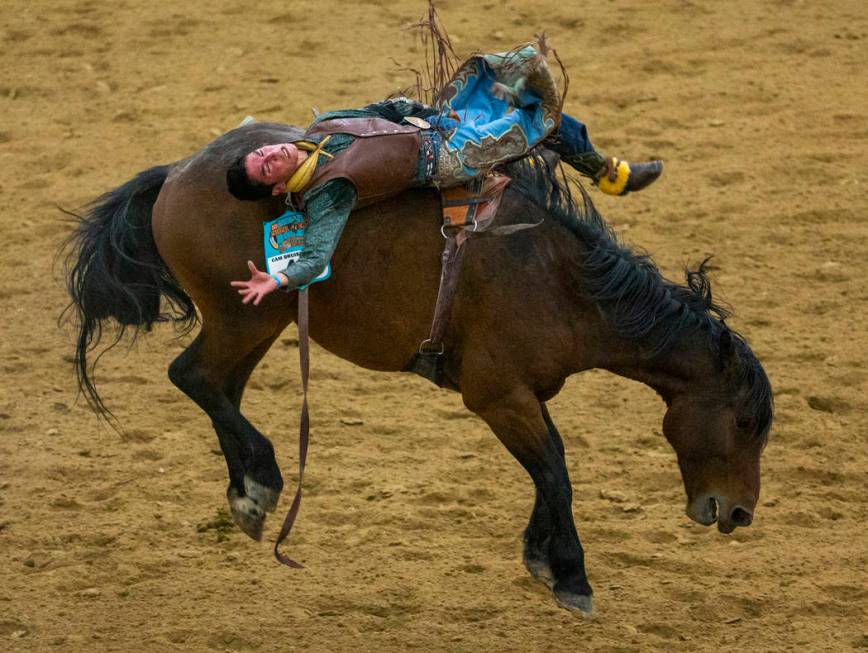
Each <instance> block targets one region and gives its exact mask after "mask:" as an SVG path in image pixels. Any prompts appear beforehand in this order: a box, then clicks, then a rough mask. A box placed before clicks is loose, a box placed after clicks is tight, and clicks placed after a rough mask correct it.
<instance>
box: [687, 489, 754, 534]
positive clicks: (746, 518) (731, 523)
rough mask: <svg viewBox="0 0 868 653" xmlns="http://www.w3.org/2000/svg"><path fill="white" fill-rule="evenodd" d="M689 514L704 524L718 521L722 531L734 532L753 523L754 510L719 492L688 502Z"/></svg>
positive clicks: (719, 528)
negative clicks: (734, 502)
mask: <svg viewBox="0 0 868 653" xmlns="http://www.w3.org/2000/svg"><path fill="white" fill-rule="evenodd" d="M687 516H688V517H690V518H691V519H692V520H693V521H695V522H697V523H699V524H702V525H703V526H711V525H712V524H713V523H714V522H717V530H719V531H720V532H721V533H732V531H734V530H735V529H736V528H737V527H739V526H742V527H744V526H750V525H751V522H752V521H753V510H752V509H751V508H748V507H746V506H744V505H742V504H733V503H731V502H730V501H728V500H727V499H726V498H725V497H721V496H720V495H717V494H703V495H701V496H699V497H696V498H695V499H694V500H693V501H691V502H690V503H688V504H687Z"/></svg>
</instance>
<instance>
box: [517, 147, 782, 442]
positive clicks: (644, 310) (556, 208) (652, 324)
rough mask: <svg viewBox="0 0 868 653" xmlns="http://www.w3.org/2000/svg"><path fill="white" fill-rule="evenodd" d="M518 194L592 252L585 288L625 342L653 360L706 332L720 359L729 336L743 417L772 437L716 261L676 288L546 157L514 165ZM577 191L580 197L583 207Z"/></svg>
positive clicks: (762, 386)
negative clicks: (713, 270)
mask: <svg viewBox="0 0 868 653" xmlns="http://www.w3.org/2000/svg"><path fill="white" fill-rule="evenodd" d="M507 173H508V174H509V175H510V176H511V177H512V178H513V182H512V188H514V189H515V190H517V191H518V192H519V193H521V194H522V195H524V196H525V197H526V198H528V199H529V200H530V201H531V202H533V203H534V204H536V205H537V206H539V207H540V208H542V209H543V210H544V211H546V213H547V214H548V215H550V216H551V217H553V218H554V219H555V220H557V221H558V222H559V223H560V224H562V225H563V226H565V227H566V228H567V229H569V230H570V231H571V232H573V233H574V234H575V235H576V237H577V238H578V239H579V240H580V241H581V242H582V243H583V244H584V245H585V246H586V247H587V249H588V252H589V253H588V255H587V257H586V258H585V260H584V263H583V266H582V283H583V286H584V290H585V292H586V293H587V294H588V296H589V298H590V299H591V300H592V301H594V302H595V303H596V304H598V305H599V306H600V307H601V308H602V310H603V313H604V315H605V316H606V318H607V319H608V320H609V322H610V324H611V325H612V327H613V328H614V329H615V330H616V331H617V332H618V333H619V334H620V335H622V336H624V337H625V338H629V339H632V340H638V341H641V343H642V345H643V347H644V352H645V355H646V356H648V357H649V358H654V357H657V356H660V355H662V354H664V353H665V352H666V351H668V350H669V349H671V348H672V347H673V346H674V345H675V344H676V343H677V342H679V341H680V340H682V339H683V338H684V337H685V336H687V335H690V334H693V333H696V332H700V333H704V334H705V336H706V338H707V343H708V346H709V348H710V350H711V351H712V353H713V354H714V355H715V356H716V357H718V358H719V357H720V356H721V345H720V343H721V336H722V335H723V334H724V333H727V334H728V335H729V336H730V338H729V340H730V341H731V342H732V345H733V347H734V349H735V351H736V352H737V354H738V358H739V360H740V361H741V364H740V365H739V366H738V370H737V372H736V377H735V378H734V379H733V381H734V383H736V384H738V385H737V387H745V388H746V389H747V390H746V393H745V395H744V396H743V398H742V401H741V405H740V406H738V407H737V410H738V412H739V413H741V412H742V411H744V412H745V413H747V414H750V415H754V416H755V417H756V422H757V423H756V426H755V428H756V431H755V432H756V433H757V434H758V435H759V436H760V437H763V438H764V437H766V435H767V432H768V428H769V426H770V425H771V421H772V413H773V408H772V391H771V386H770V384H769V381H768V378H767V377H766V374H765V371H764V370H763V368H762V365H760V362H759V360H758V359H757V358H756V356H755V355H754V354H753V352H752V351H751V349H750V347H749V346H748V344H747V341H746V340H745V339H744V337H742V336H741V335H740V334H738V333H737V332H735V331H733V330H732V329H730V328H729V327H728V326H727V324H726V322H725V319H726V318H727V317H728V316H729V314H730V311H729V310H728V309H727V308H725V307H724V306H722V305H721V304H718V303H716V302H715V301H714V300H713V298H712V294H711V282H710V280H709V279H708V275H707V269H708V268H707V263H708V259H706V260H705V261H703V262H702V263H701V264H700V265H699V266H698V267H697V268H696V269H694V270H691V269H687V270H685V273H686V280H687V284H686V285H679V284H677V283H673V282H671V281H669V280H667V279H665V278H663V276H662V275H661V274H660V270H659V269H658V268H657V266H656V265H655V264H654V261H652V260H651V258H650V256H648V255H647V254H639V253H636V252H634V251H632V250H631V249H629V248H628V247H625V246H624V245H622V244H621V243H619V242H618V238H617V236H616V235H615V233H614V231H612V229H611V227H610V226H609V225H608V224H607V223H606V221H605V220H604V219H603V217H602V216H601V215H600V214H599V212H598V211H597V209H596V208H595V207H594V204H593V202H591V199H590V197H589V196H588V194H587V193H586V192H585V190H584V188H582V187H581V185H580V184H578V182H575V181H574V180H571V179H569V178H568V177H567V176H566V175H565V174H564V172H563V170H562V169H561V168H560V166H558V168H554V167H552V166H551V165H550V163H549V162H548V161H547V160H546V158H544V157H543V156H542V155H541V154H535V155H534V156H533V157H530V158H527V159H522V160H520V161H516V162H514V163H512V164H510V165H509V166H508V167H507ZM576 191H578V193H579V194H580V201H577V198H576Z"/></svg>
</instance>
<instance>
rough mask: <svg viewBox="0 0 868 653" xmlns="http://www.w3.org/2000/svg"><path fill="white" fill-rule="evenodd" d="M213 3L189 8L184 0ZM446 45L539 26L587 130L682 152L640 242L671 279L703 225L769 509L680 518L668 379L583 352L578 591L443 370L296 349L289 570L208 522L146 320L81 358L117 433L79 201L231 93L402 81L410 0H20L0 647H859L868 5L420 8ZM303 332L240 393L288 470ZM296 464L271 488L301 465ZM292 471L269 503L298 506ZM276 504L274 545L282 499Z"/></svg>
mask: <svg viewBox="0 0 868 653" xmlns="http://www.w3.org/2000/svg"><path fill="white" fill-rule="evenodd" d="M196 7H198V8H196ZM440 10H441V15H442V17H443V19H444V21H445V22H446V25H447V27H448V28H449V30H450V32H451V34H452V36H453V37H454V40H455V43H456V46H457V47H458V49H459V50H460V51H461V53H464V54H466V53H468V52H469V51H471V50H473V49H477V48H479V49H506V48H508V47H510V46H512V45H513V44H515V43H517V42H520V41H524V40H527V39H529V38H532V37H533V34H534V33H535V32H538V31H541V30H543V29H544V30H546V31H547V33H548V36H549V38H550V40H551V42H552V43H553V45H554V46H555V47H556V48H557V49H558V51H559V52H560V54H561V56H562V58H563V60H564V63H565V64H566V66H567V68H568V70H569V73H570V76H571V82H572V83H571V87H570V94H569V97H568V100H567V109H568V110H569V111H571V112H572V113H574V114H576V115H578V116H580V117H582V118H583V119H585V120H586V121H587V122H588V123H589V124H590V126H591V132H592V136H593V137H594V138H595V141H596V143H597V145H598V147H599V148H600V149H602V150H604V151H608V152H611V153H614V154H618V155H621V156H624V157H632V158H634V159H641V158H645V157H652V156H654V157H661V158H663V159H665V161H666V172H665V176H664V177H663V179H662V180H661V181H660V182H659V183H658V184H657V185H655V186H654V187H652V188H651V189H649V190H648V191H646V192H644V193H642V194H640V195H635V196H632V197H629V198H626V199H618V198H609V197H605V196H602V195H600V194H599V193H597V192H594V199H595V200H596V202H597V204H598V207H599V208H600V210H601V211H602V212H603V214H604V215H606V216H607V217H608V218H609V219H610V221H611V222H612V224H613V225H615V226H616V228H617V230H618V231H619V233H621V234H622V235H623V237H624V239H625V240H626V241H627V242H629V243H631V244H633V245H635V246H638V247H642V248H645V249H647V250H648V251H650V252H652V253H653V254H654V255H655V258H656V260H657V262H658V263H659V265H660V266H661V268H662V269H663V270H664V271H665V272H666V273H667V275H669V276H672V277H679V278H680V274H681V272H680V271H681V268H682V266H683V265H684V264H685V263H688V262H696V261H697V260H700V259H701V258H702V257H704V256H706V255H708V254H711V253H714V254H715V255H716V258H715V265H716V266H717V268H718V270H717V272H716V273H715V276H714V280H715V281H716V289H717V291H718V293H719V294H720V295H721V296H723V297H724V298H725V299H726V300H727V301H728V302H730V303H731V304H732V305H733V306H735V307H736V309H737V317H736V319H734V320H733V321H732V324H733V325H734V326H735V327H736V328H737V329H739V330H741V331H743V332H744V333H745V334H746V335H747V336H748V337H749V339H750V342H751V343H752V345H753V347H754V349H755V351H756V352H757V354H758V356H759V357H760V359H761V360H762V361H763V363H764V364H765V367H766V370H767V372H768V374H769V376H770V378H771V379H772V383H773V385H774V387H775V391H776V405H777V421H776V424H775V428H774V432H773V434H772V437H771V442H770V444H769V446H768V448H767V450H766V452H765V455H764V476H763V481H764V488H763V495H762V497H761V499H760V504H759V505H758V509H757V514H756V518H755V521H754V525H753V526H752V527H750V528H748V529H739V530H738V531H736V532H735V533H734V534H733V535H731V536H723V535H720V534H719V533H717V531H716V530H714V529H705V528H702V527H700V526H698V525H696V524H693V523H691V522H689V520H688V519H687V517H686V516H685V515H684V506H683V503H684V495H683V490H682V487H681V480H680V476H679V473H678V470H677V468H676V464H675V457H674V454H673V453H672V451H671V449H670V448H669V447H668V445H667V444H666V443H665V441H664V439H663V437H662V436H661V434H660V426H661V418H662V414H663V405H662V403H661V402H660V401H659V400H658V399H657V398H656V396H655V395H654V393H653V392H651V391H650V390H649V389H647V388H645V387H644V386H640V385H638V384H635V383H630V382H627V381H625V380H623V379H620V378H617V377H614V376H610V375H607V374H604V373H598V372H594V373H589V374H585V375H582V376H581V378H579V377H576V378H573V379H571V380H570V382H569V383H568V384H567V387H565V388H564V390H563V392H562V393H561V395H560V396H559V397H558V398H557V400H556V401H554V402H552V404H551V410H552V414H553V416H554V418H555V420H556V422H557V423H558V424H559V426H560V429H561V431H562V432H563V434H564V438H565V440H566V445H567V454H568V463H569V467H570V474H571V476H572V478H573V482H574V487H575V495H576V496H575V505H574V511H575V514H576V519H577V524H578V526H579V532H580V534H581V535H582V537H583V540H584V543H585V548H586V551H587V556H588V571H589V575H590V579H591V582H592V583H593V585H594V587H595V590H596V594H595V608H596V614H595V616H594V617H593V618H589V619H583V618H581V617H579V616H577V615H574V614H571V613H569V612H567V611H564V610H561V609H559V608H558V607H556V605H555V603H554V602H553V600H552V598H551V596H550V593H549V591H548V590H547V589H546V588H544V587H543V586H541V585H538V584H535V583H533V582H532V581H531V579H530V578H529V576H528V575H527V574H526V573H525V571H524V568H523V567H522V565H521V559H520V558H521V544H520V533H521V531H522V529H523V528H524V526H525V523H526V520H527V517H528V514H529V512H530V508H531V504H532V496H533V495H532V488H531V483H530V481H529V479H528V478H527V477H526V475H525V474H524V472H523V470H521V469H520V467H519V466H518V464H517V463H516V462H515V461H514V460H512V459H511V457H510V456H509V455H508V454H507V452H506V451H505V450H504V449H503V448H502V447H501V445H500V444H499V443H498V442H497V440H496V439H495V438H494V436H493V435H492V434H491V433H490V432H489V431H488V429H487V427H486V426H485V425H484V424H483V423H482V422H481V421H480V420H478V419H476V418H475V417H474V416H472V415H471V414H469V413H468V412H467V411H466V410H465V409H464V408H463V406H462V404H461V401H460V398H459V397H458V396H457V395H455V394H451V393H448V392H445V391H440V390H437V389H435V388H434V387H433V386H430V385H429V384H427V383H426V382H425V381H423V380H421V379H417V378H411V377H410V376H408V375H399V374H391V375H389V374H375V373H372V372H369V371H366V370H364V369H359V368H356V367H354V366H352V365H350V364H347V363H345V362H343V361H341V360H338V359H336V358H334V357H333V356H330V355H329V354H327V353H326V352H324V351H322V350H321V349H315V350H314V357H313V388H312V402H313V403H312V411H313V420H314V431H313V444H312V449H311V460H310V466H309V476H308V477H307V478H306V481H307V483H306V492H307V494H306V497H305V502H304V503H303V507H302V512H301V518H300V522H299V524H298V526H297V533H296V534H294V535H293V537H292V539H291V543H290V551H291V552H292V554H293V555H294V556H296V557H297V558H298V559H300V560H302V561H303V562H304V563H305V564H306V565H307V566H306V568H305V569H304V570H300V571H290V570H287V569H285V568H283V567H281V566H279V565H277V564H276V563H275V562H274V561H273V559H272V557H271V550H270V546H269V543H268V541H267V540H266V541H265V542H263V543H255V542H253V541H251V540H249V539H247V538H246V537H245V536H244V535H243V534H241V533H240V531H238V530H237V529H235V528H234V527H232V526H231V525H230V524H228V523H227V522H226V513H225V499H224V490H225V484H226V475H225V467H224V463H223V460H222V458H221V457H220V456H219V455H216V454H218V453H219V452H218V451H217V442H216V438H215V437H214V434H213V432H212V430H211V427H210V424H209V421H208V420H207V419H206V418H205V416H204V415H203V414H202V413H201V412H200V411H199V410H198V409H197V408H195V407H194V405H193V404H192V403H191V402H190V401H188V400H187V399H186V398H185V397H184V396H182V395H181V393H180V392H179V391H177V390H175V389H174V388H173V387H172V386H171V384H170V383H169V381H168V380H167V378H166V368H167V366H168V364H169V362H170V361H171V359H172V358H173V357H174V356H176V355H177V353H178V352H179V351H180V349H181V347H183V346H184V344H185V342H187V341H188V340H189V339H186V340H184V339H182V340H181V341H178V340H176V339H174V337H173V334H172V332H171V331H170V330H168V329H165V330H158V331H157V332H156V333H154V334H153V335H151V336H149V337H147V338H144V339H142V340H141V341H140V342H139V343H138V344H137V345H136V346H135V347H134V348H133V349H132V350H131V351H128V352H127V351H124V350H123V348H119V349H117V350H115V351H113V352H112V353H110V354H109V355H107V356H106V357H105V358H104V359H103V360H102V363H101V367H100V368H99V369H100V371H99V374H98V382H99V384H100V387H101V388H102V390H103V391H104V394H105V398H106V400H107V402H108V404H109V405H110V406H111V407H112V408H113V409H114V410H115V412H116V413H117V415H118V417H119V418H120V419H121V421H122V423H123V425H124V427H125V429H126V431H125V434H124V435H123V436H119V435H117V434H116V433H114V432H112V431H111V430H109V429H106V428H103V427H99V426H98V425H97V423H96V421H95V418H94V417H93V415H92V414H91V413H90V412H89V410H88V409H87V408H86V407H85V406H84V405H83V402H81V401H79V402H78V403H76V388H75V381H74V376H73V373H72V366H71V360H72V359H71V354H72V351H73V345H72V343H73V332H72V330H71V329H70V328H63V329H59V328H58V326H57V324H56V319H57V317H58V315H59V313H60V311H61V309H62V308H63V306H64V305H65V304H66V296H65V291H64V289H63V278H62V270H61V269H60V268H59V267H58V268H54V269H53V268H52V259H53V256H54V253H55V250H56V248H57V247H58V245H59V244H60V243H61V241H62V240H63V239H64V237H65V236H66V235H67V233H68V232H69V229H70V225H69V223H68V222H66V221H65V220H64V217H63V215H62V214H61V213H60V212H59V211H58V210H57V208H56V207H57V206H58V205H60V206H63V207H67V208H74V207H77V206H80V205H82V204H83V203H84V202H86V201H87V200H89V199H92V198H93V197H94V196H95V195H97V194H99V193H101V192H103V191H105V190H108V189H110V188H114V187H115V186H117V185H119V184H121V183H122V182H124V181H126V180H127V179H128V178H130V177H131V176H132V175H133V174H134V173H136V172H138V171H139V170H142V169H144V168H147V167H150V166H152V165H155V164H158V163H164V162H170V161H173V160H176V159H178V158H181V157H183V156H185V155H187V154H188V153H190V152H191V151H193V150H195V149H197V148H199V147H200V146H202V145H203V144H205V143H206V142H208V141H209V140H210V139H211V138H213V137H214V136H215V135H217V134H219V133H221V132H223V131H225V130H227V129H229V128H231V127H233V126H234V125H235V124H237V123H238V121H239V120H240V119H241V118H243V117H244V116H245V115H246V114H252V115H255V116H256V117H258V118H260V119H270V120H277V121H285V122H293V123H298V124H300V123H306V122H307V121H309V119H310V107H311V106H316V107H318V108H319V109H321V110H326V109H332V108H340V107H347V106H356V105H360V104H363V103H366V102H368V101H370V100H373V99H377V98H380V97H383V96H385V95H387V94H389V93H391V92H393V91H395V90H397V89H400V88H402V87H407V86H409V85H410V84H411V83H412V77H411V75H410V74H408V73H407V72H406V71H402V70H401V68H400V67H399V66H398V65H397V64H395V63H393V62H392V60H391V58H393V57H394V59H396V60H397V62H399V63H400V64H405V65H416V64H418V61H419V56H420V55H419V52H418V51H417V50H415V49H414V46H413V43H414V40H413V38H412V36H411V34H410V33H409V32H408V31H407V30H406V26H407V24H409V23H411V22H413V21H415V20H417V19H418V18H420V17H421V16H422V15H423V14H424V12H425V7H424V5H423V4H422V3H421V2H420V0H394V1H393V2H385V1H384V0H364V1H362V2H358V3H345V2H337V0H319V1H317V2H313V1H310V0H305V1H299V0H289V1H284V2H277V1H272V0H267V1H265V2H260V3H256V4H255V5H250V4H246V3H241V2H228V1H226V0H215V2H211V3H208V4H207V5H205V4H204V3H202V4H201V5H199V4H198V3H190V4H189V6H186V5H182V4H180V3H175V2H169V1H167V0H150V1H149V2H144V1H139V0H118V1H117V2H113V3H103V2H97V1H95V0H36V1H35V2H33V1H28V2H25V1H24V0H4V1H3V3H2V6H0V167H2V170H3V171H4V173H3V175H2V177H0V197H2V203H0V206H2V209H0V228H2V234H3V239H2V240H3V247H2V250H0V269H2V278H3V280H2V282H0V328H2V342H0V365H2V370H3V376H2V390H0V434H2V438H0V559H2V565H0V649H2V650H5V651H44V650H63V651H168V650H184V651H208V650H216V651H248V650H249V651H390V652H397V651H407V650H420V651H474V652H476V651H607V652H615V651H658V650H660V651H741V650H750V651H755V652H757V653H759V652H761V651H799V652H806V653H811V652H816V651H835V652H838V651H846V650H851V649H859V648H865V647H868V625H866V620H865V616H866V604H868V589H866V586H868V584H866V571H865V570H866V557H868V545H866V535H865V533H866V514H868V499H866V461H868V454H866V449H865V445H866V436H868V420H866V417H865V408H866V401H865V397H866V390H868V345H866V343H868V340H866V329H865V321H866V318H868V313H866V300H868V291H866V285H865V284H866V280H868V226H866V216H868V210H866V209H868V201H866V199H865V194H866V190H868V186H866V175H865V172H866V164H865V161H866V155H868V147H866V144H868V117H866V112H865V108H866V107H868V73H866V70H868V9H866V7H865V4H864V2H861V1H858V0H842V1H839V2H834V3H831V2H820V1H819V0H815V1H813V2H812V1H805V0H776V1H769V2H752V1H740V2H727V3H718V2H714V1H712V0H705V1H700V0H692V1H690V2H688V1H686V0H659V1H657V2H653V3H651V2H642V1H640V0H633V1H630V2H620V1H619V2H612V1H608V2H604V1H602V0H601V1H598V2H595V3H564V2H558V1H555V0H534V1H533V2H520V1H517V0H509V1H507V2H490V3H487V4H486V3H460V2H457V1H456V0H447V1H444V2H442V3H441V4H440ZM293 337H294V331H293V329H289V330H287V333H286V334H285V335H284V337H283V339H282V341H281V342H280V345H279V346H277V347H275V348H274V350H273V351H272V352H271V353H270V354H269V356H268V357H267V358H266V359H265V361H264V362H263V364H262V365H261V366H260V368H259V369H258V370H257V372H256V373H255V375H254V377H253V379H252V382H251V385H250V387H251V390H250V391H249V392H248V394H247V398H246V401H245V410H246V412H247V414H248V416H249V417H250V418H251V420H252V421H253V422H254V423H256V424H257V425H259V426H260V427H261V428H262V429H263V431H264V432H266V433H267V434H270V435H271V436H272V437H273V439H274V442H275V444H276V447H277V449H278V459H279V461H280V463H281V465H282V467H283V470H284V474H285V476H286V478H287V481H288V483H287V485H288V487H291V485H292V483H293V482H294V478H295V469H296V455H297V449H296V439H295V438H296V436H295V430H296V412H297V406H298V402H299V384H298V374H297V372H296V367H297V360H296V349H295V348H294V347H292V346H291V339H292V338H293ZM286 494H290V492H286ZM287 502H288V501H287V498H286V496H285V497H284V501H283V502H282V503H281V506H280V508H279V511H281V510H284V509H285V508H286V507H287ZM277 521H278V520H277V519H276V518H274V517H273V518H272V519H271V521H270V522H269V524H268V532H267V539H272V538H273V537H274V535H275V532H276V529H277Z"/></svg>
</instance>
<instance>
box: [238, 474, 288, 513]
mask: <svg viewBox="0 0 868 653" xmlns="http://www.w3.org/2000/svg"><path fill="white" fill-rule="evenodd" d="M244 494H246V495H247V496H248V497H249V498H250V499H253V501H254V502H255V503H256V505H257V506H259V507H260V508H261V509H262V510H264V511H265V512H274V510H275V509H276V508H277V500H278V499H279V498H280V491H275V490H272V489H271V488H270V487H265V486H264V485H262V484H261V483H257V482H256V481H254V480H253V479H252V478H250V477H249V476H245V477H244Z"/></svg>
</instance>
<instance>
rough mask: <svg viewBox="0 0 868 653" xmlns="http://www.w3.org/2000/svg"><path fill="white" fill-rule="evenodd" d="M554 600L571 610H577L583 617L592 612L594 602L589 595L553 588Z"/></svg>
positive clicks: (588, 615)
mask: <svg viewBox="0 0 868 653" xmlns="http://www.w3.org/2000/svg"><path fill="white" fill-rule="evenodd" d="M554 595H555V601H557V603H558V605H559V606H561V607H562V608H565V609H567V610H571V611H573V612H579V613H581V614H582V616H584V617H590V616H591V615H592V614H593V612H594V604H593V601H592V600H591V597H590V595H587V594H575V593H573V592H569V591H566V590H555V591H554Z"/></svg>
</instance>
